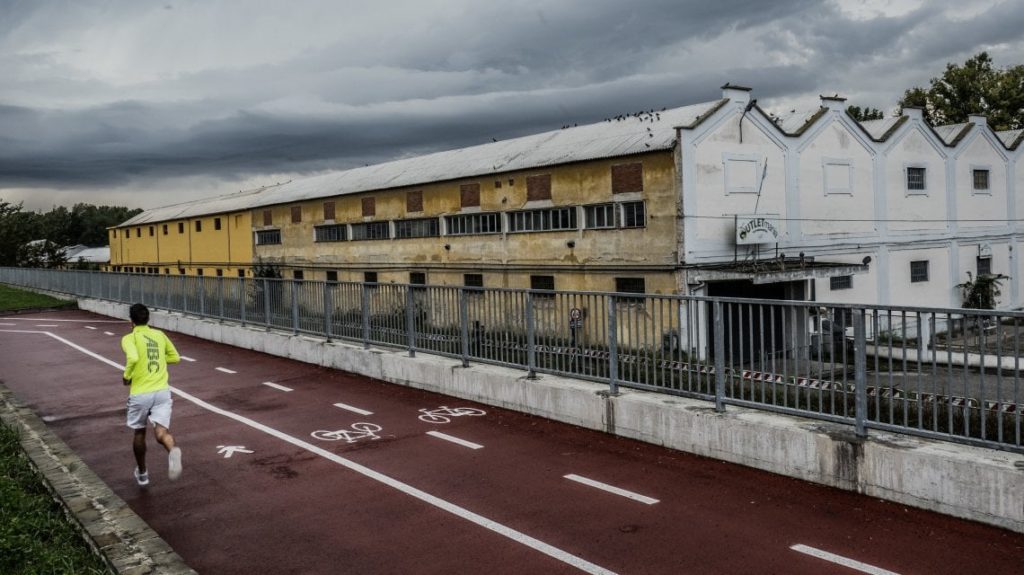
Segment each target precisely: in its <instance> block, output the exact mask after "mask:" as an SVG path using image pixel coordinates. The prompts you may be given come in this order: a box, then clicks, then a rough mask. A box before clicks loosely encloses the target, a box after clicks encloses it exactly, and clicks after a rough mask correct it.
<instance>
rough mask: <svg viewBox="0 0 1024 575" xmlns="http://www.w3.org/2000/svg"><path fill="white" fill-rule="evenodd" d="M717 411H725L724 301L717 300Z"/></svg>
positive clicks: (715, 311)
mask: <svg viewBox="0 0 1024 575" xmlns="http://www.w3.org/2000/svg"><path fill="white" fill-rule="evenodd" d="M713 308H714V321H715V343H714V345H715V411H717V412H719V413H721V412H724V411H725V322H724V321H723V319H722V302H720V301H718V300H715V302H714V304H713Z"/></svg>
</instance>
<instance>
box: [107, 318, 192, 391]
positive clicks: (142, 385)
mask: <svg viewBox="0 0 1024 575" xmlns="http://www.w3.org/2000/svg"><path fill="white" fill-rule="evenodd" d="M121 349H123V350H124V355H125V363H124V378H125V379H127V380H129V381H131V382H132V387H131V391H130V392H129V393H130V394H131V395H138V394H140V393H151V392H154V391H160V390H161V389H167V364H168V363H178V362H179V361H181V356H180V355H178V350H176V349H174V344H172V343H171V340H169V339H167V336H166V335H164V332H162V331H160V330H157V329H153V328H151V327H149V326H148V325H137V326H135V327H134V329H132V332H131V333H130V334H128V335H126V336H124V337H122V338H121Z"/></svg>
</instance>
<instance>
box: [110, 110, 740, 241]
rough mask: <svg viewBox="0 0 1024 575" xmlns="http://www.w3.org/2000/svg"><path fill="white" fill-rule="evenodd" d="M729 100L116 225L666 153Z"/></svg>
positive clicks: (311, 181)
mask: <svg viewBox="0 0 1024 575" xmlns="http://www.w3.org/2000/svg"><path fill="white" fill-rule="evenodd" d="M726 102H727V100H715V101H712V102H704V103H701V104H694V105H691V106H684V107H682V108H673V109H670V110H662V111H653V110H652V111H649V112H643V113H638V114H633V115H629V116H620V117H618V118H613V119H611V120H605V121H603V122H599V123H596V124H588V125H584V126H578V127H576V126H574V127H571V128H564V129H561V130H554V131H551V132H544V133H541V134H534V135H531V136H524V137H522V138H515V139H511V140H505V141H500V142H492V143H489V144H483V145H480V146H472V147H468V148H460V149H457V150H449V151H445V152H437V153H434V154H428V155H425V156H417V157H413V158H405V159H401V160H395V161H392V162H386V163H383V164H377V165H374V166H365V167H361V168H354V169H351V170H344V171H335V172H329V173H326V174H321V175H318V176H311V177H309V178H302V179H300V180H294V181H291V182H286V183H283V184H278V185H274V186H267V187H264V188H259V189H257V190H249V191H245V192H239V193H235V194H230V195H226V196H218V197H215V198H209V199H203V200H197V201H194V202H188V203H183V204H176V205H173V206H166V207H162V208H154V209H151V210H146V211H145V212H143V213H141V214H139V215H137V216H135V217H134V218H132V219H130V220H128V221H126V222H124V223H123V224H121V225H122V226H130V225H138V224H143V223H150V222H159V221H167V220H173V219H180V218H189V217H196V216H201V215H208V214H215V213H223V212H230V211H237V210H246V209H251V208H256V207H260V206H269V205H274V204H284V203H291V202H299V201H304V200H311V199H316V198H323V197H331V196H340V195H346V194H355V193H360V192H368V191H373V190H381V189H389V188H399V187H406V186H417V185H423V184H427V183H431V182H439V181H445V180H453V179H459V178H471V177H476V176H484V175H490V174H498V173H502V172H511V171H517V170H529V169H535V168H544V167H547V166H555V165H558V164H566V163H569V162H579V161H585V160H597V159H601V158H611V157H616V156H628V155H631V154H640V153H644V152H653V151H657V150H668V149H671V148H672V147H673V146H674V145H675V143H676V128H678V127H682V128H688V127H693V126H694V125H696V124H697V123H699V122H700V121H701V120H702V119H703V118H704V117H705V116H706V115H707V114H708V113H710V112H712V111H714V110H716V109H717V108H719V107H720V106H722V105H724V104H725V103H726Z"/></svg>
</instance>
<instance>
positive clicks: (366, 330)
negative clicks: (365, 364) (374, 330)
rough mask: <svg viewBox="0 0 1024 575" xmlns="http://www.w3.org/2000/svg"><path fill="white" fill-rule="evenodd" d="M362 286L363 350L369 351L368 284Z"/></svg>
mask: <svg viewBox="0 0 1024 575" xmlns="http://www.w3.org/2000/svg"><path fill="white" fill-rule="evenodd" d="M362 286H363V291H362V292H361V297H362V302H361V303H362V308H363V314H362V315H363V349H370V284H368V283H366V282H363V284H362Z"/></svg>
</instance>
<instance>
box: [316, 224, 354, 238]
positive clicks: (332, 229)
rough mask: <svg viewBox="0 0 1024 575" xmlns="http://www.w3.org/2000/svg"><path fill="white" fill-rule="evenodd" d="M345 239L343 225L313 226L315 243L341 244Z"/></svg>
mask: <svg viewBox="0 0 1024 575" xmlns="http://www.w3.org/2000/svg"><path fill="white" fill-rule="evenodd" d="M345 239H346V233H345V224H332V225H329V226H315V227H314V228H313V240H314V241H317V242H343V241H345Z"/></svg>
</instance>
